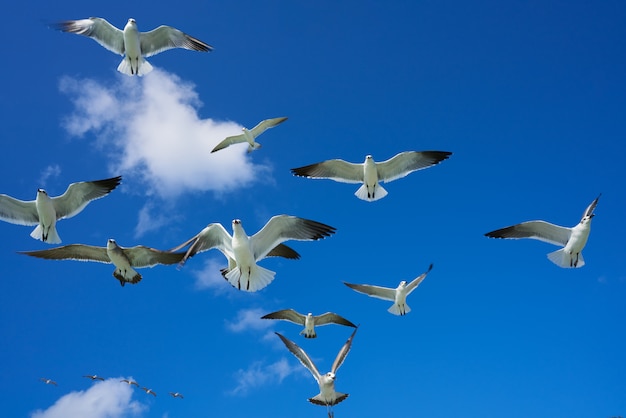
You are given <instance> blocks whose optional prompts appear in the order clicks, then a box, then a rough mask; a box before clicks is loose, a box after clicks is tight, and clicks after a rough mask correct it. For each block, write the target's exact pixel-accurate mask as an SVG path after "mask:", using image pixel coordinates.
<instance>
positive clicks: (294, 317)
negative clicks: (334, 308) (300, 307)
mask: <svg viewBox="0 0 626 418" xmlns="http://www.w3.org/2000/svg"><path fill="white" fill-rule="evenodd" d="M261 319H282V320H285V321H289V322H292V323H294V324H298V325H304V329H303V330H302V331H300V335H303V336H304V338H317V332H316V331H315V326H324V325H329V324H338V325H344V326H348V327H353V328H356V325H355V324H353V323H352V322H350V321H348V320H347V319H346V318H344V317H342V316H340V315H337V314H336V313H333V312H326V313H323V314H321V315H313V314H312V313H311V312H309V313H308V314H306V315H303V314H301V313H299V312H296V311H295V310H293V309H282V310H280V311H276V312H272V313H269V314H267V315H264V316H262V317H261Z"/></svg>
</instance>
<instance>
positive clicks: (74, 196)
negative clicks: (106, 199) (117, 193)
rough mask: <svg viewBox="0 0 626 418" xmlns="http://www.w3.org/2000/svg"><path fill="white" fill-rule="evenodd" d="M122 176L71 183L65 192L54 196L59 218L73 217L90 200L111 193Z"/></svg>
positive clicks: (53, 200) (53, 199)
mask: <svg viewBox="0 0 626 418" xmlns="http://www.w3.org/2000/svg"><path fill="white" fill-rule="evenodd" d="M121 181H122V176H117V177H111V178H109V179H104V180H95V181H82V182H78V183H72V184H70V185H69V187H68V188H67V190H66V191H65V193H63V194H62V195H61V196H58V197H54V198H52V202H53V204H54V209H55V210H56V214H57V219H63V218H71V217H72V216H75V215H77V214H78V213H80V212H81V211H82V210H83V209H84V208H85V206H87V204H88V203H89V202H91V201H92V200H95V199H99V198H101V197H103V196H106V195H107V194H109V193H111V191H112V190H113V189H115V188H116V187H117V186H119V184H120V182H121Z"/></svg>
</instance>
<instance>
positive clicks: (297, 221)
mask: <svg viewBox="0 0 626 418" xmlns="http://www.w3.org/2000/svg"><path fill="white" fill-rule="evenodd" d="M334 233H335V228H333V227H332V226H329V225H326V224H323V223H320V222H316V221H311V220H309V219H304V218H298V217H296V216H289V215H276V216H273V217H272V218H271V219H270V220H269V221H268V222H267V223H266V224H265V226H264V227H263V228H262V229H261V230H260V231H259V232H257V233H256V234H254V235H253V236H252V237H251V238H250V244H251V246H252V251H253V252H254V258H255V260H256V261H259V260H261V259H262V258H264V257H266V256H267V254H268V253H269V252H270V251H271V250H272V249H274V248H275V247H276V246H277V245H278V244H280V243H281V242H283V241H287V240H298V241H314V240H318V239H322V238H324V237H328V236H330V235H332V234H334Z"/></svg>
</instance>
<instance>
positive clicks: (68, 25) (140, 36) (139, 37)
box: [53, 17, 213, 76]
mask: <svg viewBox="0 0 626 418" xmlns="http://www.w3.org/2000/svg"><path fill="white" fill-rule="evenodd" d="M53 26H54V28H56V29H58V30H61V31H63V32H69V33H75V34H78V35H83V36H88V37H90V38H92V39H93V40H94V41H96V42H98V43H99V44H100V45H102V46H103V47H105V48H106V49H108V50H109V51H112V52H114V53H116V54H119V55H123V56H124V59H122V62H121V63H120V65H119V66H118V67H117V71H119V72H121V73H124V74H127V75H130V76H132V75H140V76H141V75H145V74H148V73H149V72H150V71H152V65H150V63H149V62H148V61H146V59H145V57H150V56H152V55H156V54H158V53H159V52H162V51H166V50H168V49H172V48H184V49H189V50H192V51H201V52H209V51H212V50H213V47H212V46H210V45H208V44H206V43H204V42H202V41H201V40H199V39H196V38H194V37H192V36H189V35H187V34H186V33H183V32H181V31H179V30H178V29H176V28H173V27H171V26H163V25H162V26H159V27H158V28H156V29H153V30H151V31H150V32H139V29H137V22H135V19H133V18H130V19H128V22H127V23H126V26H124V30H120V29H118V28H116V27H115V26H113V25H111V24H110V23H109V22H107V21H106V20H104V19H102V18H99V17H90V18H89V19H80V20H66V21H63V22H59V23H56V24H54V25H53Z"/></svg>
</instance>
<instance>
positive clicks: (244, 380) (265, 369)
mask: <svg viewBox="0 0 626 418" xmlns="http://www.w3.org/2000/svg"><path fill="white" fill-rule="evenodd" d="M299 369H300V368H299V367H292V366H290V365H289V362H288V361H287V359H286V358H281V359H280V360H278V361H277V362H275V363H271V364H263V363H262V362H255V363H252V364H251V365H250V367H248V368H247V369H245V370H244V369H239V370H237V372H236V373H235V379H236V381H237V386H236V387H235V388H234V389H233V390H231V391H230V392H229V394H230V395H239V396H244V395H246V394H248V392H249V391H250V390H252V389H255V388H258V387H262V386H265V385H270V384H271V385H277V384H280V383H281V382H282V381H283V379H284V378H285V377H287V376H289V375H290V374H292V373H294V372H297V371H298V370H299Z"/></svg>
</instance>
